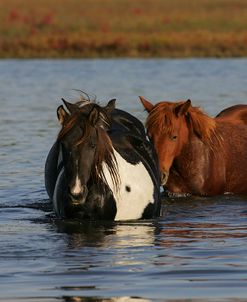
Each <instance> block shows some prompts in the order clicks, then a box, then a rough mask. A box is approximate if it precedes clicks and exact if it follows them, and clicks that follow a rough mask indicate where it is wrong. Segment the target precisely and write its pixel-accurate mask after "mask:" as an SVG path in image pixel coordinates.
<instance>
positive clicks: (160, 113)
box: [146, 102, 175, 135]
mask: <svg viewBox="0 0 247 302" xmlns="http://www.w3.org/2000/svg"><path fill="white" fill-rule="evenodd" d="M171 104H172V103H170V102H161V103H158V104H156V105H155V106H154V108H153V110H152V111H151V112H150V113H149V116H148V118H147V122H146V126H147V129H148V131H154V132H155V133H157V134H160V133H163V134H168V135H171V134H172V133H173V131H174V122H173V119H174V118H175V116H174V113H173V109H172V107H171Z"/></svg>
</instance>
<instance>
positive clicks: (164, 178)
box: [161, 171, 169, 186]
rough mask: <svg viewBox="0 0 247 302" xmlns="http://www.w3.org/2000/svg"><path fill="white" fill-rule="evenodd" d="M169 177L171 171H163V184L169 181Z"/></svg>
mask: <svg viewBox="0 0 247 302" xmlns="http://www.w3.org/2000/svg"><path fill="white" fill-rule="evenodd" d="M168 177H169V171H163V172H162V174H161V185H162V186H164V185H165V184H166V183H167V181H168Z"/></svg>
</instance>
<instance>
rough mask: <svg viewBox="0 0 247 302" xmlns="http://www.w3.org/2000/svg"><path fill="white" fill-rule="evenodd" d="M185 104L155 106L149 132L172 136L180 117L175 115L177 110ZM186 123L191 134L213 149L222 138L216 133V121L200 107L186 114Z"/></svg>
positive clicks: (164, 103) (159, 104) (147, 124)
mask: <svg viewBox="0 0 247 302" xmlns="http://www.w3.org/2000/svg"><path fill="white" fill-rule="evenodd" d="M181 103H183V101H181V102H176V103H172V102H160V103H158V104H156V105H155V106H154V108H153V109H152V110H151V112H150V113H149V116H148V118H147V122H146V127H147V129H148V132H153V133H155V134H157V135H159V134H161V133H163V134H167V135H172V133H173V131H174V130H175V125H174V121H175V119H177V118H180V117H179V116H176V114H175V108H176V107H177V106H178V105H180V104H181ZM185 121H186V124H187V127H188V130H189V132H190V133H193V134H195V135H196V136H197V137H198V138H199V139H201V140H202V141H203V142H204V143H205V144H207V145H209V146H210V147H211V148H213V146H214V144H215V140H214V138H216V142H220V141H221V138H220V136H219V135H218V134H217V132H216V121H215V119H214V118H211V117H209V116H208V115H207V114H206V113H204V112H203V111H202V110H201V109H200V108H199V107H192V106H191V107H189V109H188V111H187V112H186V113H185Z"/></svg>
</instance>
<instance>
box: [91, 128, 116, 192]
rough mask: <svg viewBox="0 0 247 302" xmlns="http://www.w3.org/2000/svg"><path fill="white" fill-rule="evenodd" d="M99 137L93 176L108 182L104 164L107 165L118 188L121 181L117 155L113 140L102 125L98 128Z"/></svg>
mask: <svg viewBox="0 0 247 302" xmlns="http://www.w3.org/2000/svg"><path fill="white" fill-rule="evenodd" d="M97 137H98V140H97V146H96V154H95V169H94V173H93V177H94V178H95V180H96V181H97V179H102V180H104V182H105V183H107V181H106V177H105V175H104V165H106V167H107V168H108V171H109V173H110V176H111V178H112V182H113V184H114V185H115V188H116V190H118V189H119V185H120V181H119V174H118V165H117V161H116V157H115V155H114V149H113V145H112V141H111V139H110V137H109V135H108V134H107V132H106V131H105V130H104V129H103V128H102V127H98V128H97Z"/></svg>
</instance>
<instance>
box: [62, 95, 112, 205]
mask: <svg viewBox="0 0 247 302" xmlns="http://www.w3.org/2000/svg"><path fill="white" fill-rule="evenodd" d="M63 102H64V106H63V105H61V106H59V107H58V109H57V116H58V120H59V122H60V124H61V126H62V128H61V130H60V132H59V134H58V138H57V141H58V144H59V157H58V158H59V159H58V165H59V164H60V163H61V165H62V166H63V169H64V178H65V183H66V186H67V188H65V190H66V193H67V194H66V204H67V207H71V206H73V207H76V206H83V205H84V204H85V202H86V200H87V197H88V194H89V188H88V183H89V181H90V180H91V179H92V178H94V179H95V181H96V182H97V181H99V179H102V178H103V177H104V176H103V163H106V165H107V164H108V165H110V164H109V162H110V159H109V158H110V157H111V156H110V155H109V154H111V153H112V145H111V141H110V139H109V137H108V135H107V132H106V130H107V129H108V127H109V124H110V116H111V112H112V111H113V110H114V108H115V100H111V101H109V103H108V104H107V105H106V106H105V107H101V106H99V105H97V104H95V103H91V102H88V103H85V104H84V105H83V106H81V104H80V105H79V104H71V103H69V102H66V101H65V100H63Z"/></svg>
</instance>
